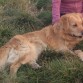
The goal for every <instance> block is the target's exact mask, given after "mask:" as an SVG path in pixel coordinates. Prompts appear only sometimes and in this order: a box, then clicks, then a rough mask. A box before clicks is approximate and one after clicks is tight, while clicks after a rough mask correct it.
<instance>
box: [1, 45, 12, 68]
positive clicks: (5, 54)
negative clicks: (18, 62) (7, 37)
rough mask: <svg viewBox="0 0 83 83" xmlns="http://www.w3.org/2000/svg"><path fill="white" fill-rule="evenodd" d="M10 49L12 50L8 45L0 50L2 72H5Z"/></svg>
mask: <svg viewBox="0 0 83 83" xmlns="http://www.w3.org/2000/svg"><path fill="white" fill-rule="evenodd" d="M10 49H11V48H10V47H9V46H7V45H4V46H2V47H1V48H0V70H3V69H4V68H5V66H6V63H7V58H8V55H9V51H10Z"/></svg>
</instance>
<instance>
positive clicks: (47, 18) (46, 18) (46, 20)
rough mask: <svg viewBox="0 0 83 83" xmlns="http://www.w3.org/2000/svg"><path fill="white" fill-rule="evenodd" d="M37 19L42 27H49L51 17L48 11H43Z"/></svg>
mask: <svg viewBox="0 0 83 83" xmlns="http://www.w3.org/2000/svg"><path fill="white" fill-rule="evenodd" d="M38 18H39V19H40V20H41V21H42V22H43V25H44V26H46V25H49V24H51V22H52V15H51V12H50V11H43V12H41V13H40V14H39V15H38Z"/></svg>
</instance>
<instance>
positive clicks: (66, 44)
mask: <svg viewBox="0 0 83 83" xmlns="http://www.w3.org/2000/svg"><path fill="white" fill-rule="evenodd" d="M82 40H83V21H82V15H81V14H79V13H70V14H66V15H63V16H62V17H61V18H60V20H59V21H58V22H57V23H55V24H54V25H50V26H47V27H45V28H43V29H41V30H38V31H34V32H29V33H26V34H23V35H16V36H14V37H13V38H11V39H10V41H9V42H7V43H6V44H5V45H4V46H2V47H1V48H0V70H2V69H4V68H5V66H7V65H9V66H10V74H11V75H12V76H13V75H15V74H16V72H17V70H18V69H19V68H20V66H21V65H22V64H29V65H30V66H32V68H36V69H37V68H40V67H41V66H40V65H39V64H38V63H37V62H36V61H37V60H38V57H39V55H40V54H41V53H42V51H44V50H46V49H47V48H50V50H55V51H62V52H66V51H68V52H70V53H73V54H77V55H78V57H80V54H79V50H77V51H75V52H74V51H73V48H74V47H75V46H76V44H78V43H79V42H80V41H82ZM80 59H81V60H83V56H82V55H81V57H80Z"/></svg>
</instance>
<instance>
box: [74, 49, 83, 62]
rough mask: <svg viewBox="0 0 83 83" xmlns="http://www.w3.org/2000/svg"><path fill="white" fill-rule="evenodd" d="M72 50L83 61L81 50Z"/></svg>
mask: <svg viewBox="0 0 83 83" xmlns="http://www.w3.org/2000/svg"><path fill="white" fill-rule="evenodd" d="M74 52H75V54H76V55H77V56H78V57H79V58H80V59H81V60H82V61H83V52H82V51H81V50H75V51H74Z"/></svg>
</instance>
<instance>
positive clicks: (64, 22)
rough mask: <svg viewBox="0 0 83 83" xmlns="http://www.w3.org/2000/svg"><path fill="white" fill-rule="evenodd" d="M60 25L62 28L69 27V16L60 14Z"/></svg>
mask: <svg viewBox="0 0 83 83" xmlns="http://www.w3.org/2000/svg"><path fill="white" fill-rule="evenodd" d="M60 26H61V28H62V29H64V30H65V29H67V28H68V27H69V17H68V16H67V15H63V16H61V19H60Z"/></svg>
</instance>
